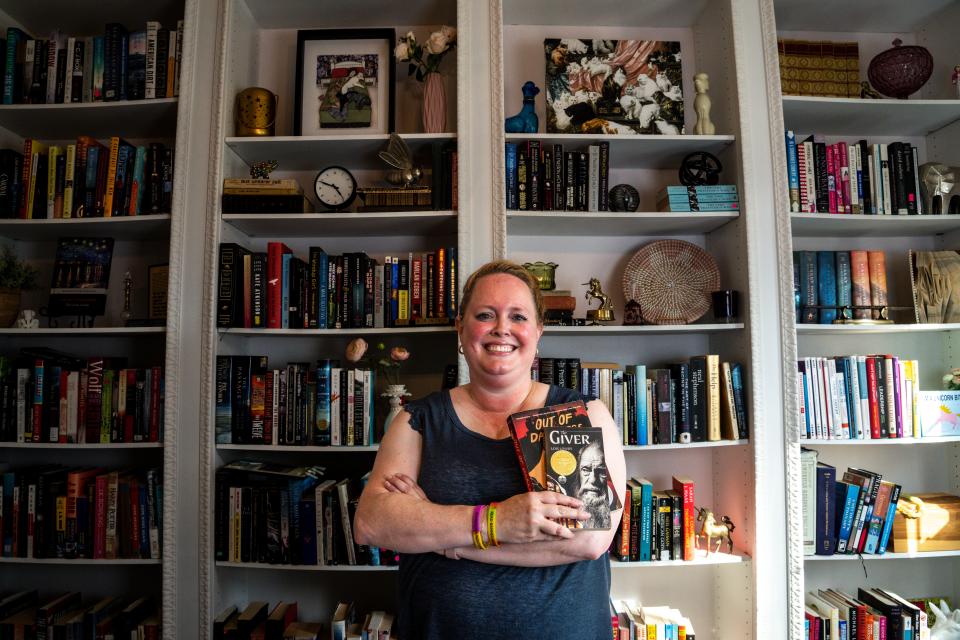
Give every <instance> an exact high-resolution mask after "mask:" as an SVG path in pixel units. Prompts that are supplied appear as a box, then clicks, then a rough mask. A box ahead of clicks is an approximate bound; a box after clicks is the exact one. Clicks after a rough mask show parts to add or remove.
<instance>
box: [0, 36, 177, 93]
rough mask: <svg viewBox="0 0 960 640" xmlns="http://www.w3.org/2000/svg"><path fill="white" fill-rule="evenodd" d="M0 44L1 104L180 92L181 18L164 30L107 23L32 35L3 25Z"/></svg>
mask: <svg viewBox="0 0 960 640" xmlns="http://www.w3.org/2000/svg"><path fill="white" fill-rule="evenodd" d="M6 36H7V37H6V39H5V40H4V41H2V45H3V46H0V56H2V57H3V61H2V62H3V64H2V66H0V68H2V69H3V72H4V75H3V104H57V103H59V104H63V103H67V104H69V103H71V102H100V101H112V100H142V99H144V98H172V97H174V96H178V95H180V77H179V75H180V74H179V70H180V56H181V52H182V41H183V20H178V21H177V25H176V28H173V29H165V28H163V26H162V25H161V24H160V23H159V22H157V21H155V20H150V21H147V23H146V25H145V26H144V28H143V29H140V30H136V31H128V30H127V28H126V27H124V26H123V25H122V24H119V23H116V22H113V23H109V24H107V25H106V26H105V27H104V33H103V35H97V36H86V37H83V36H80V37H76V36H68V35H66V34H64V33H62V32H61V31H60V30H59V29H55V30H54V31H52V32H51V33H50V34H49V37H47V38H34V37H33V36H32V35H30V34H28V33H26V32H25V31H23V30H22V29H18V28H17V27H8V28H7V32H6Z"/></svg>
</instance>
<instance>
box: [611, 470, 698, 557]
mask: <svg viewBox="0 0 960 640" xmlns="http://www.w3.org/2000/svg"><path fill="white" fill-rule="evenodd" d="M673 490H674V491H676V492H677V493H679V494H680V496H681V498H682V500H683V559H684V560H687V561H690V560H693V559H694V558H695V557H696V541H695V539H694V538H695V536H696V524H697V523H696V519H695V518H694V515H693V510H694V504H693V480H691V479H690V478H678V477H676V476H674V477H673ZM626 511H627V510H626V509H624V513H626Z"/></svg>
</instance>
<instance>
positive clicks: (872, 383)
mask: <svg viewBox="0 0 960 640" xmlns="http://www.w3.org/2000/svg"><path fill="white" fill-rule="evenodd" d="M875 360H876V358H874V357H873V356H867V361H866V369H867V404H868V405H869V407H870V437H871V438H874V439H879V438H880V409H879V405H878V404H877V371H876V365H875V364H874V361H875Z"/></svg>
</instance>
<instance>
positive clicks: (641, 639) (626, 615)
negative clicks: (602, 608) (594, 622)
mask: <svg viewBox="0 0 960 640" xmlns="http://www.w3.org/2000/svg"><path fill="white" fill-rule="evenodd" d="M610 619H611V622H612V625H613V639H614V640H674V639H676V640H681V639H683V640H696V637H697V634H696V632H695V631H694V629H693V623H691V622H690V618H688V617H686V616H685V615H683V614H682V613H681V612H680V610H679V609H674V608H672V607H666V606H656V607H647V606H643V605H642V604H640V603H639V602H637V601H636V600H633V599H626V600H614V599H613V598H611V599H610Z"/></svg>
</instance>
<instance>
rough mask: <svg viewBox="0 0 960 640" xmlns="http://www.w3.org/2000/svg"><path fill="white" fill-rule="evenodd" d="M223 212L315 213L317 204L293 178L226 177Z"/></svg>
mask: <svg viewBox="0 0 960 640" xmlns="http://www.w3.org/2000/svg"><path fill="white" fill-rule="evenodd" d="M221 207H222V209H223V213H312V212H313V204H311V202H310V201H309V200H308V199H307V197H306V196H305V195H304V194H303V189H302V188H301V187H300V183H299V182H297V181H296V180H294V179H292V178H226V179H224V181H223V199H222V203H221Z"/></svg>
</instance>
